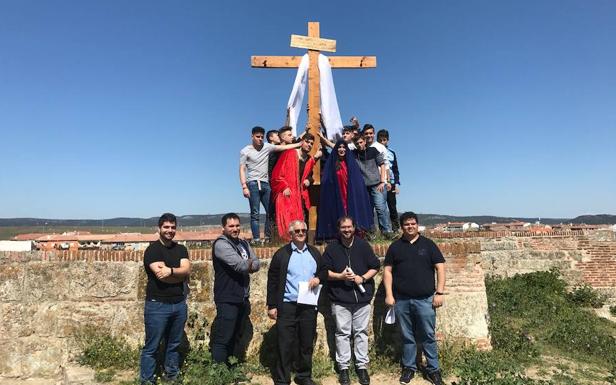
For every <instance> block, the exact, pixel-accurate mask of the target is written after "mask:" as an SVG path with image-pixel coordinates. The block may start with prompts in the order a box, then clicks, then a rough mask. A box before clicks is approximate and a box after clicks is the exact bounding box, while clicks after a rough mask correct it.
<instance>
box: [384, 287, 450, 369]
mask: <svg viewBox="0 0 616 385" xmlns="http://www.w3.org/2000/svg"><path fill="white" fill-rule="evenodd" d="M432 298H433V296H429V297H426V298H419V299H406V300H402V299H400V300H396V305H395V311H396V319H397V320H398V322H400V334H401V337H402V366H404V367H406V368H411V369H413V370H414V371H417V363H416V358H417V345H421V347H422V348H423V353H424V355H425V357H426V364H427V365H426V369H427V371H428V372H429V373H432V372H435V371H437V370H439V364H438V350H437V346H436V333H435V327H436V310H434V307H433V306H432Z"/></svg>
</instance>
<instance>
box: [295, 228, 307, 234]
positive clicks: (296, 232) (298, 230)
mask: <svg viewBox="0 0 616 385" xmlns="http://www.w3.org/2000/svg"><path fill="white" fill-rule="evenodd" d="M306 231H308V230H306V229H295V230H293V232H294V233H295V234H306Z"/></svg>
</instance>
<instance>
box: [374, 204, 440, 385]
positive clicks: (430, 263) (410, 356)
mask: <svg viewBox="0 0 616 385" xmlns="http://www.w3.org/2000/svg"><path fill="white" fill-rule="evenodd" d="M400 226H401V227H402V237H401V238H400V239H399V240H397V241H395V242H393V243H392V244H391V245H390V246H389V249H387V254H386V255H385V262H384V265H385V268H384V272H383V284H384V286H385V304H386V305H387V306H390V307H391V306H393V307H394V309H395V311H396V318H397V319H398V320H399V321H400V334H401V337H402V374H401V376H400V383H401V384H408V383H410V382H411V379H412V378H413V376H414V375H415V372H416V371H417V364H416V363H415V358H416V355H417V351H416V346H417V344H420V345H421V346H422V348H423V353H424V355H425V357H426V361H427V366H426V370H427V376H428V379H429V380H430V381H431V382H432V383H433V384H436V385H441V384H442V383H443V380H442V379H441V373H440V369H439V364H438V351H437V346H436V336H435V326H436V308H438V307H441V306H442V305H443V291H444V290H445V258H443V254H441V252H440V250H439V249H438V247H437V246H436V244H435V243H434V242H432V241H431V240H430V239H428V238H426V237H424V236H422V235H420V234H419V225H418V222H417V215H416V214H415V213H413V212H406V213H404V214H402V215H401V216H400ZM435 271H436V285H435V282H434V273H435Z"/></svg>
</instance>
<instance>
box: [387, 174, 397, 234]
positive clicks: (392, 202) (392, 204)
mask: <svg viewBox="0 0 616 385" xmlns="http://www.w3.org/2000/svg"><path fill="white" fill-rule="evenodd" d="M394 187H395V186H393V185H392V189H393V188H394ZM396 195H397V194H396V193H395V192H393V191H387V208H388V209H389V219H390V220H391V228H392V230H393V231H398V229H399V228H400V218H398V209H397V208H396V205H397V202H396Z"/></svg>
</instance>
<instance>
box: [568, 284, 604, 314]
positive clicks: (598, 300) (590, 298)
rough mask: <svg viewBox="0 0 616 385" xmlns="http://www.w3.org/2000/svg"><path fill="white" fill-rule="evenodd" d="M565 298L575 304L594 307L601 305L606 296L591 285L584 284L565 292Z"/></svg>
mask: <svg viewBox="0 0 616 385" xmlns="http://www.w3.org/2000/svg"><path fill="white" fill-rule="evenodd" d="M567 299H568V300H569V301H570V302H571V303H573V304H575V305H578V306H583V307H592V308H595V309H596V308H600V307H601V306H603V305H604V304H605V301H606V299H607V298H606V296H605V295H603V294H601V293H599V292H598V291H596V290H595V289H593V288H592V287H590V286H588V285H584V286H580V287H576V288H575V289H573V291H571V292H570V293H567Z"/></svg>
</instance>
